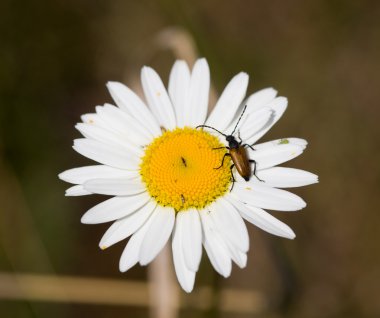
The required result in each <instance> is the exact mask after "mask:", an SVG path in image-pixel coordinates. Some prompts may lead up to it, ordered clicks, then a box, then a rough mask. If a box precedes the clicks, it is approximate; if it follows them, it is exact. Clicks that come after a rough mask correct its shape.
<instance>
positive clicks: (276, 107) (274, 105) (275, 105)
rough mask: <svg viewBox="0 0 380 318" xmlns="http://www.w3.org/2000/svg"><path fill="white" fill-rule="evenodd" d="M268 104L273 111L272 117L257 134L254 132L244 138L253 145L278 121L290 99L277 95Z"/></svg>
mask: <svg viewBox="0 0 380 318" xmlns="http://www.w3.org/2000/svg"><path fill="white" fill-rule="evenodd" d="M267 106H268V107H270V108H271V109H272V111H273V115H272V117H271V119H270V120H269V121H268V122H267V124H266V125H265V126H264V127H263V128H262V129H261V130H260V131H258V132H257V133H256V134H254V135H253V136H252V137H250V138H248V139H247V140H244V141H245V142H246V143H247V144H250V145H253V144H254V143H256V141H257V140H259V139H260V138H261V137H262V136H264V135H265V134H266V133H267V131H268V130H269V129H271V128H272V126H273V125H274V124H275V123H277V121H278V120H279V119H280V118H281V116H282V115H283V114H284V112H285V110H286V107H287V106H288V100H287V99H286V98H285V97H277V98H275V99H274V100H273V101H272V102H270V103H269V104H267Z"/></svg>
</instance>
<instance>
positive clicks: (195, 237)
mask: <svg viewBox="0 0 380 318" xmlns="http://www.w3.org/2000/svg"><path fill="white" fill-rule="evenodd" d="M179 223H181V224H182V226H181V229H182V230H181V237H182V248H183V251H182V253H183V255H184V259H185V264H186V267H187V268H188V269H189V270H191V271H193V272H196V271H197V270H198V267H199V263H200V261H201V257H202V227H201V221H200V219H199V214H198V211H197V210H195V209H189V210H186V211H183V212H178V213H177V217H176V224H179Z"/></svg>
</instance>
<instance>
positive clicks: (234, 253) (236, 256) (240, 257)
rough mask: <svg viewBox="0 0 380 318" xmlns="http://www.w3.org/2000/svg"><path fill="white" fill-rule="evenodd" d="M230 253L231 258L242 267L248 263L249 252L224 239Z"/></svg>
mask: <svg viewBox="0 0 380 318" xmlns="http://www.w3.org/2000/svg"><path fill="white" fill-rule="evenodd" d="M224 242H225V244H226V245H227V248H228V251H229V253H230V257H231V259H232V260H233V261H234V262H235V264H236V265H237V266H239V267H240V268H244V267H245V266H246V265H247V253H245V252H242V251H240V250H239V249H237V248H236V247H235V246H234V245H233V244H232V243H231V242H230V241H228V240H224Z"/></svg>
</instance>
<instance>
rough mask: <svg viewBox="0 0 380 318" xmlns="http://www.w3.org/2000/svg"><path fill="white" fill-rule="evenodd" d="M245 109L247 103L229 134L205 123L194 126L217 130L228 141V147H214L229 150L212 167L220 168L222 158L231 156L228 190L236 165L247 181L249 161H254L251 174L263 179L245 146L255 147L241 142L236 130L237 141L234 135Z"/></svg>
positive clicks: (249, 176)
mask: <svg viewBox="0 0 380 318" xmlns="http://www.w3.org/2000/svg"><path fill="white" fill-rule="evenodd" d="M246 109H247V105H245V106H244V109H243V112H242V113H241V115H240V117H239V119H238V121H237V123H236V125H235V127H234V130H233V131H232V133H231V134H230V135H226V134H223V133H222V132H221V131H219V130H218V129H216V128H214V127H210V126H207V125H199V126H197V127H196V128H203V127H204V128H210V129H213V130H215V131H217V132H218V133H219V134H221V135H223V136H224V137H226V141H227V142H228V147H218V148H214V150H217V149H223V148H225V149H228V150H229V152H226V153H225V154H224V156H223V158H222V163H221V164H220V166H219V167H217V168H214V169H220V168H221V167H223V164H224V159H225V158H226V157H231V159H232V162H233V164H232V165H231V166H230V171H231V178H232V187H231V190H230V191H232V189H233V186H234V184H235V181H236V180H235V177H234V174H233V173H232V169H233V168H234V167H236V170H237V172H238V173H239V174H240V175H241V176H242V178H243V179H244V180H245V181H249V179H250V178H251V176H252V169H251V165H250V163H254V167H253V175H254V176H255V177H256V178H257V179H258V180H260V181H263V180H261V179H260V178H259V177H258V176H257V175H256V160H253V159H249V157H248V153H247V151H246V147H249V148H251V149H252V150H255V149H254V148H253V147H252V145H249V144H246V143H245V144H243V140H242V139H241V138H240V132H238V138H239V141H237V140H236V138H235V137H234V133H235V131H236V128H237V126H238V125H239V123H240V120H241V118H242V117H243V115H244V113H245V110H246Z"/></svg>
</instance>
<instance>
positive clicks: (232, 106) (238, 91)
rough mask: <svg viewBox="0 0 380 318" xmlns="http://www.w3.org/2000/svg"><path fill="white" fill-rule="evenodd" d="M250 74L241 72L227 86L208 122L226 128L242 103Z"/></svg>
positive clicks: (210, 124)
mask: <svg viewBox="0 0 380 318" xmlns="http://www.w3.org/2000/svg"><path fill="white" fill-rule="evenodd" d="M248 79H249V77H248V75H247V74H246V73H243V72H241V73H239V74H238V75H236V76H235V77H234V78H233V79H232V80H231V81H230V82H229V83H228V85H227V86H226V88H225V89H224V91H223V93H222V95H221V96H220V98H219V100H218V102H217V103H216V105H215V108H214V110H213V111H212V112H211V114H210V116H209V118H208V119H207V121H206V124H207V125H208V126H211V127H215V128H217V129H219V130H222V131H223V130H225V129H226V128H227V127H228V125H229V123H230V122H231V119H232V118H233V117H234V115H235V113H236V111H237V109H238V107H239V106H240V104H241V103H242V101H243V99H244V96H245V93H246V91H247V87H248Z"/></svg>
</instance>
